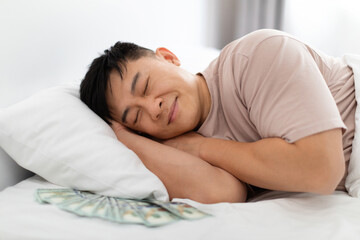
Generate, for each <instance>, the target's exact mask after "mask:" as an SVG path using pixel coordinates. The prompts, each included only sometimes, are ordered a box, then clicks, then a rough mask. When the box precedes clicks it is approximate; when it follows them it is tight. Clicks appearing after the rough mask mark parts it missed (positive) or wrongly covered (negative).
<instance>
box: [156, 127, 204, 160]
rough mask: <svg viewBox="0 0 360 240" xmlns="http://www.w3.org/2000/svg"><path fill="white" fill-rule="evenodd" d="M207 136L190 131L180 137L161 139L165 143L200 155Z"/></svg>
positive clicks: (197, 155)
mask: <svg viewBox="0 0 360 240" xmlns="http://www.w3.org/2000/svg"><path fill="white" fill-rule="evenodd" d="M204 140H205V137H203V136H201V135H200V134H198V133H195V132H189V133H186V134H183V135H180V136H178V137H174V138H171V139H168V140H164V141H161V142H162V143H163V144H165V145H167V146H170V147H173V148H176V149H179V150H181V151H184V152H187V153H190V154H191V155H194V156H196V157H200V149H201V144H202V143H203V142H204Z"/></svg>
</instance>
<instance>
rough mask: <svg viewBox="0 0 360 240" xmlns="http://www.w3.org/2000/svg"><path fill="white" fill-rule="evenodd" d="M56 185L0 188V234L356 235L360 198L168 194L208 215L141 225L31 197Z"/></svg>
mask: <svg viewBox="0 0 360 240" xmlns="http://www.w3.org/2000/svg"><path fill="white" fill-rule="evenodd" d="M56 187H58V186H56V185H53V184H51V183H49V182H47V181H45V180H44V179H42V178H40V177H39V176H33V177H30V178H29V179H26V180H24V181H22V182H20V183H18V184H17V185H15V186H12V187H9V188H6V189H5V190H3V191H2V192H0V239H4V240H5V239H6V240H12V239H22V240H28V239H34V240H35V239H36V240H40V239H47V240H50V239H62V240H66V239H71V240H73V239H94V240H95V239H96V240H98V239H109V240H111V239H132V240H134V239H182V240H183V239H186V240H191V239H216V240H219V239H307V240H308V239H318V240H319V239H326V240H329V239H360V199H358V198H352V197H350V196H349V195H348V194H347V193H345V192H335V193H334V194H333V195H328V196H321V195H315V194H309V193H286V192H268V193H265V194H264V195H261V196H259V197H257V198H256V199H254V200H253V202H249V203H231V204H230V203H218V204H200V203H197V202H194V201H191V200H189V199H174V201H183V202H186V203H188V204H190V205H193V206H195V207H197V208H199V209H201V210H203V211H205V212H207V213H210V214H212V215H213V216H212V217H208V218H205V219H202V220H197V221H179V222H175V223H172V224H170V225H165V226H162V227H158V228H146V227H144V226H142V225H125V224H124V225H122V224H117V223H113V222H108V221H104V220H101V219H97V218H86V217H79V216H77V215H74V214H71V213H69V212H66V211H63V210H61V209H59V208H57V207H56V206H53V205H42V204H39V203H37V202H36V201H35V200H34V197H33V195H34V190H35V189H37V188H56Z"/></svg>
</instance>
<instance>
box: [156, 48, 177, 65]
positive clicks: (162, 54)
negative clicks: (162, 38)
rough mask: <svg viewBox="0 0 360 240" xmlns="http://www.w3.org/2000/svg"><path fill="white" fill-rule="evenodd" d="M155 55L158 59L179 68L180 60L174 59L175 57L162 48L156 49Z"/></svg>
mask: <svg viewBox="0 0 360 240" xmlns="http://www.w3.org/2000/svg"><path fill="white" fill-rule="evenodd" d="M155 54H156V56H158V57H159V58H160V59H163V60H165V61H167V62H169V63H172V64H175V65H176V66H180V60H179V59H178V58H177V57H176V55H175V54H173V53H172V52H171V51H170V50H168V49H166V48H164V47H160V48H158V49H156V52H155Z"/></svg>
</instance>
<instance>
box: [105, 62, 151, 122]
mask: <svg viewBox="0 0 360 240" xmlns="http://www.w3.org/2000/svg"><path fill="white" fill-rule="evenodd" d="M150 61H151V59H149V57H141V58H139V59H138V60H132V61H128V62H127V63H126V66H125V67H123V68H122V70H123V72H122V76H123V77H122V78H121V76H120V73H119V72H118V71H117V70H116V69H112V70H111V72H110V73H109V81H108V84H107V87H106V93H105V95H106V102H107V104H108V107H109V110H110V113H111V115H112V117H113V118H115V120H117V121H120V120H121V115H122V112H121V111H124V109H125V107H126V102H127V100H129V99H130V98H131V97H132V95H131V89H134V88H135V83H136V82H139V81H140V80H139V79H140V78H141V77H142V76H143V75H146V74H147V73H148V72H149V69H150V67H149V65H150V64H151V63H150ZM136 85H138V84H136Z"/></svg>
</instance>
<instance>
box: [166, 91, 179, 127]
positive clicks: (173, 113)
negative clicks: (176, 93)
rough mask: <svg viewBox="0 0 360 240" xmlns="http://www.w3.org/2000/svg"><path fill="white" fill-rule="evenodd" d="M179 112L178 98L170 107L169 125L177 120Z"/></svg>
mask: <svg viewBox="0 0 360 240" xmlns="http://www.w3.org/2000/svg"><path fill="white" fill-rule="evenodd" d="M177 110H178V104H177V97H176V98H175V100H174V102H173V104H172V105H171V107H170V112H169V121H168V124H170V123H172V122H173V121H174V120H175V118H176V113H177Z"/></svg>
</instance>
